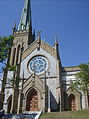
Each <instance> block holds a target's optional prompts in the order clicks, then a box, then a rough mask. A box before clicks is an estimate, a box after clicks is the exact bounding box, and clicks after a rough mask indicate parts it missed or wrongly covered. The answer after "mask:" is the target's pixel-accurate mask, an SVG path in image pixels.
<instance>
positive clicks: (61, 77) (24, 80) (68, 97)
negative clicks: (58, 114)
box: [0, 0, 88, 113]
mask: <svg viewBox="0 0 89 119" xmlns="http://www.w3.org/2000/svg"><path fill="white" fill-rule="evenodd" d="M13 36H14V41H13V47H12V48H11V52H10V56H9V63H10V65H12V66H16V72H15V71H6V73H5V71H4V74H3V80H5V82H6V83H5V85H3V84H2V88H3V92H2V93H1V94H0V95H3V96H2V97H3V109H4V110H5V112H6V113H22V112H25V111H39V110H43V112H50V111H59V110H60V111H64V110H81V109H86V108H87V105H88V103H87V102H86V98H85V95H84V94H83V92H81V91H79V90H77V89H75V90H73V91H72V90H71V88H70V87H69V85H70V83H71V82H72V81H75V80H76V77H75V74H76V73H77V72H78V71H80V69H79V67H77V66H76V67H63V66H62V64H61V58H60V53H59V49H58V46H59V45H58V42H57V39H56V38H55V43H54V46H51V45H50V44H48V43H47V42H45V41H43V40H42V39H41V35H40V31H39V32H38V35H37V38H36V36H35V32H33V33H32V21H31V7H30V0H25V4H24V8H23V12H22V16H21V20H20V23H19V26H18V29H17V28H16V26H14V28H13ZM12 78H14V80H15V79H18V78H20V81H19V84H18V87H16V86H14V85H13V86H12V85H11V82H10V80H11V79H12ZM13 87H14V88H13Z"/></svg>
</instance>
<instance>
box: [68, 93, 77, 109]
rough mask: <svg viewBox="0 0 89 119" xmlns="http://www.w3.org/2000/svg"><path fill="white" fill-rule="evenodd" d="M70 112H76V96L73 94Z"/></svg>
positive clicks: (70, 98) (70, 100)
mask: <svg viewBox="0 0 89 119" xmlns="http://www.w3.org/2000/svg"><path fill="white" fill-rule="evenodd" d="M69 110H71V111H74V110H76V101H75V95H73V94H71V95H70V96H69Z"/></svg>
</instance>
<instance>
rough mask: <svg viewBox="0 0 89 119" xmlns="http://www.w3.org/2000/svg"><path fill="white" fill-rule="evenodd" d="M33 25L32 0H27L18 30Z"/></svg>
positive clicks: (27, 28) (26, 28)
mask: <svg viewBox="0 0 89 119" xmlns="http://www.w3.org/2000/svg"><path fill="white" fill-rule="evenodd" d="M31 27H32V23H31V2H30V0H25V4H24V8H23V12H22V15H21V19H20V23H19V26H18V30H29V28H31Z"/></svg>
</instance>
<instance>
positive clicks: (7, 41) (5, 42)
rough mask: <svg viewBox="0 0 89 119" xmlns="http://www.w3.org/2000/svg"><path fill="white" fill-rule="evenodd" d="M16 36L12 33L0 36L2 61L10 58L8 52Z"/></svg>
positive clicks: (0, 60)
mask: <svg viewBox="0 0 89 119" xmlns="http://www.w3.org/2000/svg"><path fill="white" fill-rule="evenodd" d="M13 39H14V37H13V36H12V35H10V36H9V37H3V38H1V37H0V63H3V62H5V61H6V59H7V58H8V53H9V50H10V48H11V47H12V45H13Z"/></svg>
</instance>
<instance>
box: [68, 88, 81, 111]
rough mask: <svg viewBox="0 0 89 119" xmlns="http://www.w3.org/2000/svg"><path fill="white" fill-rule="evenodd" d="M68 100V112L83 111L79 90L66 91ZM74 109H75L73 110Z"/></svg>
mask: <svg viewBox="0 0 89 119" xmlns="http://www.w3.org/2000/svg"><path fill="white" fill-rule="evenodd" d="M66 94H67V100H66V108H67V110H81V105H82V104H81V93H80V92H79V91H78V90H77V89H74V90H71V88H69V89H68V90H67V91H66ZM72 107H73V108H72Z"/></svg>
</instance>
